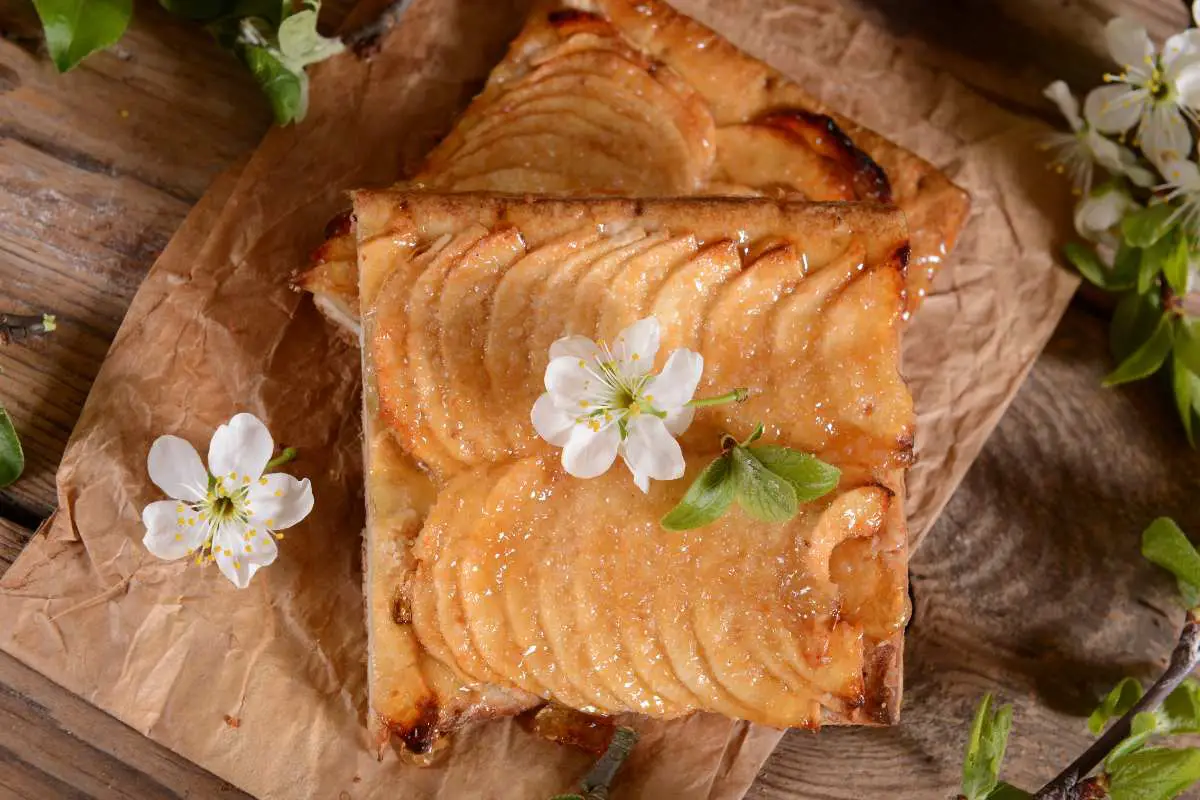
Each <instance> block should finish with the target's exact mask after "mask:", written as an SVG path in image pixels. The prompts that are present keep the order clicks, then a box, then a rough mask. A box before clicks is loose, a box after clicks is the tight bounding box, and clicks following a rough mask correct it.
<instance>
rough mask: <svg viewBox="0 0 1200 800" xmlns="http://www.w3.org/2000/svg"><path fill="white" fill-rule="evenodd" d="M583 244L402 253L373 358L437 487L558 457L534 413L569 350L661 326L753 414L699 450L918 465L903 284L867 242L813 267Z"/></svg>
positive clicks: (476, 231)
mask: <svg viewBox="0 0 1200 800" xmlns="http://www.w3.org/2000/svg"><path fill="white" fill-rule="evenodd" d="M604 227H605V229H604V230H603V232H602V231H601V230H600V229H599V228H598V227H597V226H587V227H584V228H580V229H578V230H576V231H574V232H572V233H570V234H567V235H565V236H562V237H559V238H558V239H555V240H553V241H549V242H547V243H545V244H543V245H542V246H540V247H537V248H533V249H530V248H529V247H528V246H527V244H526V242H525V239H524V237H522V236H521V234H520V231H519V230H517V229H516V228H513V227H504V226H500V227H497V228H496V229H494V230H489V229H487V228H485V227H483V226H482V225H479V224H473V225H467V226H464V228H463V229H462V230H461V231H459V232H457V233H455V234H454V235H447V236H443V237H441V238H439V239H437V240H436V241H433V242H428V243H425V244H423V245H421V246H405V247H400V248H397V250H396V258H395V263H396V266H395V268H394V270H393V271H392V272H391V273H390V275H389V276H388V277H387V278H386V280H384V282H383V283H382V285H381V286H380V287H379V291H378V296H377V300H376V303H375V311H374V314H373V317H374V324H373V326H372V333H371V335H370V337H369V338H370V341H369V346H370V347H371V351H372V357H373V367H374V369H375V373H376V376H377V388H378V395H379V403H380V410H381V413H382V414H383V416H384V418H386V419H387V420H389V421H390V422H391V423H392V425H393V427H394V428H395V430H396V432H397V434H398V436H399V438H400V441H401V444H402V445H403V446H404V448H405V449H406V450H407V451H409V452H410V453H412V454H413V455H414V456H415V457H416V458H417V459H418V460H420V461H421V462H422V463H423V464H424V465H425V466H426V467H427V468H428V469H429V470H430V471H431V472H432V473H433V474H434V475H436V476H438V477H440V478H442V479H445V478H449V477H450V476H452V475H454V474H455V473H456V472H458V471H460V470H462V469H465V468H468V467H471V466H477V465H482V464H488V463H497V462H503V461H507V460H511V459H515V458H524V457H527V456H533V455H538V454H545V453H548V452H551V449H550V448H549V446H548V445H546V444H545V443H544V442H542V441H541V440H540V439H538V437H537V436H536V434H535V433H534V431H533V429H532V425H531V423H530V421H529V409H530V408H531V407H532V406H533V403H534V401H535V400H536V399H537V397H538V395H539V394H540V393H541V392H542V391H544V387H543V382H542V377H543V374H544V371H545V368H546V364H547V362H548V358H549V349H550V345H551V344H552V343H553V342H554V340H555V339H558V338H559V337H561V336H565V335H569V334H582V335H585V336H588V337H591V338H595V339H598V340H603V339H607V340H610V341H611V340H612V338H614V337H615V336H616V334H617V333H618V332H619V331H620V330H621V329H623V328H624V327H626V326H628V325H629V324H631V323H632V322H634V321H636V320H638V319H640V318H642V317H646V316H650V315H653V316H655V317H657V318H658V319H659V321H660V323H661V324H662V330H663V335H662V344H661V347H660V351H659V359H658V361H659V365H661V363H662V362H663V361H665V359H666V356H667V354H668V353H669V352H670V351H671V350H672V349H674V348H676V347H688V348H691V349H694V350H697V351H698V352H700V354H701V355H702V356H703V357H704V361H705V369H704V376H703V379H702V383H701V385H700V388H699V390H698V393H697V395H698V396H706V395H716V394H721V393H723V392H726V391H728V390H729V389H731V388H733V387H736V386H745V387H748V388H749V389H750V392H751V396H750V399H749V400H748V401H747V402H745V403H742V404H739V405H736V406H723V407H719V408H715V409H710V410H707V411H705V412H704V413H702V414H698V415H697V419H696V422H695V423H694V424H693V426H692V428H691V429H690V430H689V431H688V433H687V434H686V435H685V437H684V440H683V441H684V448H685V450H693V451H694V450H696V449H710V448H711V447H713V446H714V445H715V443H716V442H717V441H718V440H719V438H720V435H721V434H722V433H724V432H726V431H728V432H731V433H733V434H735V435H741V436H744V435H746V434H748V433H749V432H750V431H751V430H752V429H753V427H754V425H755V424H756V423H757V422H758V421H760V420H762V421H765V422H766V423H767V424H768V429H767V439H768V440H772V441H778V442H782V443H786V444H788V445H789V446H791V447H795V448H798V449H802V450H806V451H810V452H814V453H817V454H818V455H820V456H821V457H822V458H825V459H826V460H829V461H833V462H834V463H838V464H864V465H870V466H875V467H880V468H889V467H893V466H903V465H905V464H907V462H908V459H909V458H910V455H911V445H912V403H911V399H910V397H909V394H908V391H907V388H906V387H905V385H904V382H903V380H902V379H901V377H900V375H899V372H898V370H897V361H898V335H897V330H896V326H897V323H898V320H899V313H900V303H899V296H900V292H901V289H902V280H903V279H902V277H901V274H900V271H899V270H898V269H897V268H896V265H894V264H878V265H867V264H864V260H865V259H864V250H863V248H862V247H861V246H859V245H857V244H856V243H855V242H854V241H853V240H851V241H850V243H849V245H848V247H847V248H846V249H845V250H844V252H842V253H841V255H839V256H838V257H836V258H833V259H832V260H829V261H828V262H827V263H814V262H812V261H810V260H809V258H808V257H807V255H806V254H804V253H800V252H797V250H796V248H795V247H793V246H792V245H791V244H789V243H788V242H786V241H783V240H778V241H777V240H770V241H764V242H749V243H745V244H744V245H739V244H735V243H734V242H733V241H724V240H723V241H713V242H701V241H698V240H697V239H696V237H694V236H692V235H691V234H689V233H687V232H686V231H678V232H676V231H669V230H647V229H646V228H644V227H641V226H640V225H638V224H636V223H632V224H625V225H611V226H604Z"/></svg>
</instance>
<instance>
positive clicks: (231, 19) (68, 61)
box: [34, 0, 344, 125]
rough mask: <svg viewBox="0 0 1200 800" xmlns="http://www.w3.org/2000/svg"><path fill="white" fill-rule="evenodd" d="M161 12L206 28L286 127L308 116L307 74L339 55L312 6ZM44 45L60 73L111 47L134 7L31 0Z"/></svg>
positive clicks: (253, 0)
mask: <svg viewBox="0 0 1200 800" xmlns="http://www.w3.org/2000/svg"><path fill="white" fill-rule="evenodd" d="M159 2H160V4H161V5H162V6H163V8H165V9H167V10H168V11H170V12H171V13H172V14H176V15H178V16H180V17H184V18H185V19H189V20H192V21H194V22H200V23H204V24H205V27H206V28H207V29H208V31H209V32H210V33H211V34H212V35H213V36H214V37H215V38H216V39H217V41H218V42H220V44H221V45H222V46H223V47H226V48H229V49H231V50H233V51H235V52H236V53H237V54H238V56H239V57H240V58H241V59H242V61H244V62H245V64H246V66H247V67H248V68H249V69H250V72H251V74H253V75H254V79H255V81H257V82H258V85H259V87H261V88H262V90H263V93H264V94H265V95H266V96H267V99H268V101H269V102H270V104H271V110H272V111H273V112H274V114H275V120H276V121H277V122H278V123H279V124H281V125H286V124H287V123H289V122H294V121H299V120H302V119H303V118H304V115H305V112H306V111H307V109H308V75H307V73H306V72H305V68H306V67H308V66H309V65H311V64H315V63H317V62H319V61H323V60H325V59H327V58H329V57H330V56H333V55H336V54H337V53H340V52H341V51H342V50H343V49H344V47H343V45H342V43H341V41H340V40H338V39H331V38H328V37H325V36H322V35H321V34H320V33H318V32H317V15H318V12H319V11H320V3H319V1H318V0H305V2H304V5H303V7H302V8H301V9H300V10H299V11H293V4H292V2H291V0H283V2H280V0H159ZM34 4H35V6H36V7H37V11H38V15H39V16H40V17H41V19H42V27H43V28H44V30H45V32H46V46H47V48H48V49H49V50H50V56H51V58H52V59H53V60H54V64H55V66H56V67H57V68H58V70H59V71H60V72H66V71H67V70H69V69H71V68H73V67H74V66H76V65H77V64H78V63H79V62H80V61H81V60H83V59H84V58H85V57H86V56H88V55H89V54H90V53H93V52H95V51H96V50H99V49H101V48H104V47H108V46H109V45H112V44H114V43H115V42H116V41H117V40H118V39H120V38H121V35H122V34H123V33H124V32H125V28H126V27H127V26H128V25H129V20H130V17H131V16H132V14H133V3H132V0H35V3H34Z"/></svg>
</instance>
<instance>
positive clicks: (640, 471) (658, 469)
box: [623, 414, 684, 481]
mask: <svg viewBox="0 0 1200 800" xmlns="http://www.w3.org/2000/svg"><path fill="white" fill-rule="evenodd" d="M627 430H628V433H629V435H628V437H627V438H626V439H625V442H624V447H623V451H624V455H625V462H626V463H627V464H628V465H629V469H630V470H632V471H633V474H634V477H635V478H636V477H637V476H639V475H645V476H647V477H649V478H654V479H655V480H660V481H671V480H675V479H676V478H682V477H683V469H684V463H683V450H681V449H680V447H679V442H677V441H675V437H674V436H672V435H671V432H670V431H668V430H667V426H666V425H665V424H664V423H663V421H662V420H661V419H659V418H658V417H656V416H654V415H652V414H639V415H638V416H636V417H634V418H633V419H631V420H630V421H629V425H628V428H627Z"/></svg>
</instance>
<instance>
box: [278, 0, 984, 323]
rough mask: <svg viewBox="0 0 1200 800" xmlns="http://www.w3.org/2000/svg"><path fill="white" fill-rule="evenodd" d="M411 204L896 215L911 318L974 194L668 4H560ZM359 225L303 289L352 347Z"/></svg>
mask: <svg viewBox="0 0 1200 800" xmlns="http://www.w3.org/2000/svg"><path fill="white" fill-rule="evenodd" d="M408 185H409V187H410V188H420V189H426V190H430V191H441V192H448V191H450V192H455V191H497V192H506V193H511V194H524V193H532V194H555V195H572V196H593V195H605V194H607V195H614V196H624V197H677V196H684V195H697V194H700V195H731V196H745V195H759V196H767V197H772V198H775V199H787V200H812V201H836V200H841V201H855V200H858V201H869V202H878V203H894V204H895V205H896V206H898V207H899V208H900V209H901V210H902V211H903V212H904V213H905V215H906V216H907V219H908V226H909V230H910V233H911V244H912V258H911V260H910V263H909V265H908V266H907V267H906V273H905V274H906V284H905V290H906V291H907V292H908V294H909V304H908V306H909V310H915V309H916V307H917V305H918V304H919V302H920V299H921V298H922V297H923V296H924V294H925V292H926V290H927V289H928V287H929V283H930V281H931V280H932V279H933V276H934V274H935V272H936V270H937V269H938V267H939V266H940V265H941V264H942V262H943V261H944V259H945V258H946V256H947V254H948V253H949V251H950V250H951V249H952V248H953V247H954V243H955V240H956V239H957V236H958V232H959V230H960V229H961V227H962V225H963V223H964V221H965V219H966V215H967V210H968V206H969V201H968V198H967V195H966V193H965V192H963V191H962V190H961V189H960V188H958V187H957V186H955V185H954V184H953V183H952V182H951V181H950V180H949V179H947V178H946V176H945V175H943V174H942V173H941V172H940V171H938V170H937V169H936V168H935V167H933V166H932V165H931V164H929V163H928V162H926V161H924V160H923V159H921V158H920V157H918V156H916V155H915V154H913V153H912V152H910V151H908V150H905V149H904V148H902V147H899V146H897V145H895V144H893V143H892V142H890V141H888V140H887V139H885V138H883V137H882V136H879V135H878V134H876V133H873V132H872V131H870V130H867V129H866V128H863V127H862V126H860V125H858V124H856V123H855V122H853V121H852V120H849V119H847V118H845V117H843V116H841V115H839V114H837V113H835V112H832V111H830V110H829V109H827V108H825V107H824V106H823V105H822V104H821V103H819V102H818V101H817V100H816V99H814V98H813V97H812V96H810V95H809V94H808V93H807V92H805V91H804V89H803V88H802V87H800V86H798V85H797V84H796V83H794V82H792V81H790V80H788V79H787V78H786V77H785V76H783V75H782V74H781V73H779V72H777V71H776V70H774V69H772V68H770V67H768V66H767V65H766V64H763V63H762V62H760V61H758V60H757V59H754V58H751V57H750V56H748V55H746V54H745V53H743V52H741V51H740V50H738V49H737V48H736V47H734V46H733V45H732V44H730V43H729V42H728V41H726V40H725V39H723V38H722V37H721V36H720V35H718V34H717V33H715V32H713V31H711V30H709V29H708V28H706V27H705V26H703V25H701V24H700V23H698V22H696V21H695V20H693V19H691V18H689V17H687V16H684V15H682V14H680V13H678V12H677V11H675V9H673V8H672V7H671V6H670V5H668V4H667V3H664V2H661V0H561V2H544V3H541V4H539V5H538V7H537V8H536V9H535V10H534V11H533V13H532V14H531V15H530V17H529V20H528V22H527V23H526V25H525V28H524V30H523V31H522V32H521V34H520V35H519V36H518V37H517V39H515V40H514V41H513V42H512V44H511V46H510V47H509V50H508V55H507V56H506V58H505V59H504V61H502V62H501V63H500V64H499V65H498V66H497V67H496V68H495V69H494V70H493V71H492V73H491V75H490V77H489V79H488V81H487V84H486V86H485V87H484V89H483V91H482V92H481V93H480V94H479V95H478V96H477V97H476V98H475V99H474V100H473V101H472V102H471V104H470V106H469V107H468V108H467V109H466V111H465V112H464V113H463V115H462V117H461V118H460V119H459V120H458V122H457V123H456V124H455V126H454V128H453V130H452V131H451V132H450V133H449V135H447V136H446V138H445V139H444V140H443V141H442V142H441V143H440V144H439V145H438V146H437V147H436V148H434V150H433V151H432V152H431V153H430V154H429V156H428V157H427V158H426V160H425V163H424V164H423V166H422V167H421V168H420V169H419V170H418V171H417V172H416V174H415V175H413V176H412V178H411V182H410V183H409V184H408ZM350 228H351V225H350V220H349V217H342V218H339V219H338V220H336V221H335V222H334V223H333V224H332V225H331V226H330V228H329V229H328V230H327V239H326V242H325V243H324V244H323V245H322V246H321V247H319V248H318V249H317V250H316V252H315V253H314V254H313V264H311V265H310V266H309V267H308V268H307V269H306V270H305V271H304V272H303V273H302V274H301V275H300V276H299V278H298V279H297V286H298V287H300V288H302V289H304V290H306V291H309V292H311V293H312V294H313V295H314V298H315V300H316V302H317V304H318V306H319V307H320V308H321V310H322V311H323V312H324V313H325V314H326V316H328V317H329V318H330V319H331V320H332V321H333V322H335V323H337V324H338V325H339V326H340V327H341V328H343V329H345V330H346V331H349V332H352V333H354V334H355V335H357V327H358V316H359V312H358V289H357V283H358V270H357V267H356V263H355V258H354V236H353V233H352V232H351V230H350Z"/></svg>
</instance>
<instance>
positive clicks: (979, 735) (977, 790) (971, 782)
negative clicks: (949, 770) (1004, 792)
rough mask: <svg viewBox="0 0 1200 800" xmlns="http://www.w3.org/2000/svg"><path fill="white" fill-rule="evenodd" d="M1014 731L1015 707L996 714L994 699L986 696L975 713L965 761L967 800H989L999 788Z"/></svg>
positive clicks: (998, 710) (963, 791) (999, 710)
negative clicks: (1010, 736) (1005, 756)
mask: <svg viewBox="0 0 1200 800" xmlns="http://www.w3.org/2000/svg"><path fill="white" fill-rule="evenodd" d="M1011 728H1012V706H1002V707H1000V708H999V709H997V710H996V711H995V713H993V712H992V696H991V695H990V694H989V695H985V696H984V698H983V701H982V702H981V703H980V704H979V710H978V711H976V712H975V721H974V722H973V723H972V724H971V735H970V738H968V739H967V754H966V758H965V759H964V760H963V777H962V793H963V795H965V796H966V798H967V800H987V798H989V797H990V796H991V794H992V792H993V791H994V790H995V789H996V788H997V786H998V785H999V779H1000V765H1001V764H1002V763H1003V761H1004V750H1005V749H1006V748H1007V747H1008V733H1009V730H1010V729H1011Z"/></svg>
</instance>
